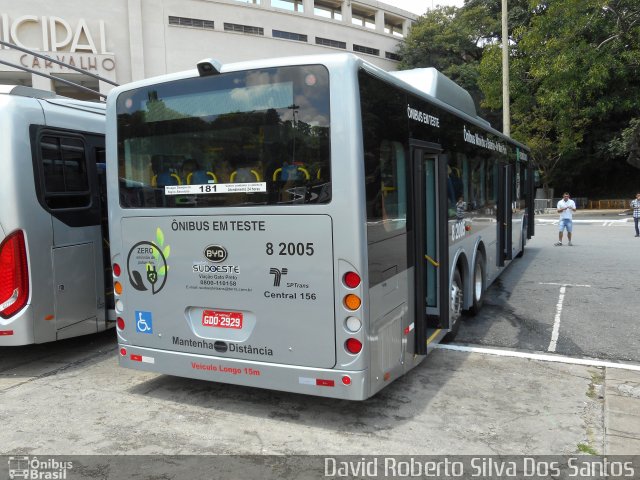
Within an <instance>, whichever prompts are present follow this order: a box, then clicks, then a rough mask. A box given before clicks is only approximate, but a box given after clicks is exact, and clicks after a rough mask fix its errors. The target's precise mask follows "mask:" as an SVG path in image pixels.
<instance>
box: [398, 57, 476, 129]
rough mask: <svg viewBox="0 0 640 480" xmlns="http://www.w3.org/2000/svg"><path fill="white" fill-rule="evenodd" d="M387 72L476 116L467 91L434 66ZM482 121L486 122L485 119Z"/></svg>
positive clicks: (471, 115) (474, 107)
mask: <svg viewBox="0 0 640 480" xmlns="http://www.w3.org/2000/svg"><path fill="white" fill-rule="evenodd" d="M389 73H390V74H391V75H393V76H394V77H396V78H399V79H400V80H402V81H404V82H406V83H408V84H409V85H411V86H412V87H414V88H417V89H418V90H420V91H422V92H424V93H426V94H427V95H431V96H432V97H434V98H437V99H438V100H440V101H441V102H444V103H446V104H447V105H451V106H452V107H454V108H457V109H458V110H460V111H462V112H464V113H466V114H467V115H469V116H470V117H473V118H478V114H477V113H476V106H475V104H474V103H473V99H472V98H471V95H470V94H469V92H467V91H466V90H465V89H464V88H462V87H461V86H460V85H458V84H457V83H456V82H454V81H453V80H451V79H450V78H449V77H447V76H446V75H444V74H443V73H441V72H439V71H438V70H436V69H435V68H414V69H413V70H401V71H397V72H389ZM478 119H479V120H482V119H480V118H478ZM482 121H483V122H485V123H486V120H482Z"/></svg>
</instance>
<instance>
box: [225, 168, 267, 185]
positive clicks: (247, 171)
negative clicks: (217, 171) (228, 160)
mask: <svg viewBox="0 0 640 480" xmlns="http://www.w3.org/2000/svg"><path fill="white" fill-rule="evenodd" d="M229 181H230V182H231V183H253V182H261V181H262V177H261V176H260V173H258V172H257V171H256V170H254V169H252V168H239V169H237V170H234V171H233V172H231V175H230V176H229Z"/></svg>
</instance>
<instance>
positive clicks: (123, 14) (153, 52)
mask: <svg viewBox="0 0 640 480" xmlns="http://www.w3.org/2000/svg"><path fill="white" fill-rule="evenodd" d="M416 19H417V17H416V16H415V15H413V14H411V13H409V12H406V11H404V10H400V9H398V8H395V7H393V6H391V5H386V4H384V3H381V2H378V1H375V0H354V1H351V0H112V1H110V2H99V1H96V0H65V1H64V2H50V1H48V0H31V1H29V2H13V1H10V0H0V40H3V41H4V42H9V43H13V44H15V45H18V46H19V47H24V48H26V49H29V50H33V51H36V52H38V53H41V54H44V55H45V56H48V57H51V58H54V59H58V60H60V61H62V62H65V63H69V64H71V65H75V66H76V67H78V68H80V69H82V70H85V71H88V72H91V73H94V74H97V75H100V76H101V77H103V78H106V79H109V80H111V81H114V82H117V83H119V84H123V83H127V82H130V81H135V80H140V79H143V78H148V77H153V76H157V75H162V74H165V73H171V72H177V71H181V70H188V69H192V68H194V67H195V65H196V62H198V61H199V60H202V59H203V58H215V59H216V60H219V61H220V62H222V63H231V62H238V61H243V60H254V59H257V58H265V57H276V56H290V55H308V54H316V53H327V52H329V51H342V52H344V51H348V52H353V53H355V54H357V55H360V56H362V57H363V58H365V59H366V60H368V61H370V62H371V63H373V64H376V65H378V66H380V67H382V68H383V69H385V70H395V69H396V68H397V64H398V61H399V60H400V57H399V56H398V54H397V48H398V45H399V42H400V41H401V40H402V38H403V37H404V36H406V35H407V33H408V30H409V28H410V26H411V24H412V22H413V21H415V20H416ZM2 62H6V63H2ZM7 63H8V64H19V65H21V66H23V67H25V68H28V69H30V70H31V71H30V72H25V71H22V70H19V69H16V68H12V67H11V66H9V65H7ZM38 73H47V74H50V75H53V76H55V77H58V78H62V79H66V80H70V81H73V82H80V83H82V84H84V85H85V86H87V87H89V88H93V89H99V91H100V92H101V93H105V94H106V93H108V91H109V90H110V89H111V88H112V85H110V84H109V83H107V82H102V81H97V80H94V79H93V78H91V77H90V76H88V75H83V74H82V73H78V72H75V71H72V70H70V69H68V68H66V67H64V66H60V65H57V64H55V63H53V62H51V61H49V60H47V59H43V58H40V57H37V56H34V55H31V54H30V53H27V52H24V51H20V50H15V49H11V48H7V47H5V46H0V84H19V85H26V86H33V87H35V88H40V89H43V90H50V91H55V92H58V93H60V94H62V95H69V96H74V97H79V98H86V96H85V94H82V93H78V91H77V90H75V89H73V88H71V87H68V86H66V85H65V84H63V83H60V82H59V81H52V80H50V79H48V78H45V77H42V76H40V75H38Z"/></svg>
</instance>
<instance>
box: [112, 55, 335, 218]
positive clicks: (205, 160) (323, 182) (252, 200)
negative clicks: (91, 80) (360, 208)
mask: <svg viewBox="0 0 640 480" xmlns="http://www.w3.org/2000/svg"><path fill="white" fill-rule="evenodd" d="M117 114H118V169H119V173H118V174H119V178H120V204H121V206H122V207H124V208H165V207H190V208H193V207H216V206H238V205H260V204H265V205H272V204H308V203H327V202H329V201H330V200H331V169H330V167H331V163H330V144H329V138H330V137H329V120H330V117H329V74H328V72H327V70H326V69H325V68H324V67H322V66H318V65H312V66H295V67H282V68H270V69H260V70H250V71H244V72H232V73H223V74H220V75H215V76H208V77H197V78H188V79H182V80H176V81H173V82H167V83H162V84H158V85H153V86H149V87H143V88H140V89H136V90H131V91H128V92H125V93H122V94H121V95H120V96H119V97H118V100H117Z"/></svg>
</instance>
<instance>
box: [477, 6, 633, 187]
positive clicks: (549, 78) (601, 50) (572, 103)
mask: <svg viewBox="0 0 640 480" xmlns="http://www.w3.org/2000/svg"><path fill="white" fill-rule="evenodd" d="M531 6H532V10H533V12H534V15H533V16H532V17H531V20H530V22H529V24H528V25H526V26H523V27H520V28H519V29H516V32H515V33H516V37H517V38H518V42H517V44H515V45H512V52H511V57H510V58H511V68H510V76H511V99H512V102H513V103H512V106H511V112H512V119H513V127H512V132H513V135H514V137H515V138H518V139H519V140H522V141H523V142H525V143H527V144H529V145H530V146H531V147H532V148H533V152H532V156H533V159H534V161H535V162H536V164H537V165H538V167H539V168H540V170H541V172H542V174H543V180H544V182H545V183H546V184H548V183H555V184H560V183H562V184H566V185H573V188H576V186H578V187H579V188H584V189H586V190H590V191H591V192H597V191H598V190H600V191H601V192H602V193H604V191H605V190H607V188H606V187H605V186H603V185H602V176H603V174H606V172H610V173H611V172H614V173H615V172H618V173H619V174H620V175H623V172H624V169H623V168H621V165H620V162H621V161H622V162H624V158H623V157H622V156H621V153H622V151H623V150H625V149H626V153H627V155H628V154H629V152H630V151H631V144H632V142H631V141H630V140H629V139H631V138H634V135H633V134H635V135H637V133H636V132H638V124H637V123H634V122H633V119H634V118H636V117H637V116H638V111H639V110H640V83H639V81H638V79H639V78H640V76H639V75H638V74H639V73H640V72H639V70H638V68H639V65H640V62H639V60H640V49H639V46H640V45H639V41H640V30H639V28H640V23H639V22H638V15H639V10H640V8H639V7H638V6H637V2H636V1H635V0H634V1H630V0H561V1H547V2H532V3H531ZM498 50H499V49H497V48H496V47H495V46H489V47H488V48H486V49H485V51H484V52H483V58H482V61H481V66H480V79H479V83H480V86H481V89H482V91H483V93H484V95H485V97H484V102H483V105H484V106H485V107H487V108H502V98H501V91H500V87H499V85H500V82H501V79H500V67H499V63H498V62H499V55H500V52H499V51H498ZM634 125H635V128H634ZM629 129H631V131H629ZM625 139H626V140H625ZM589 176H590V177H591V179H588V178H587V177H589ZM593 177H598V178H597V179H595V180H593Z"/></svg>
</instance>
